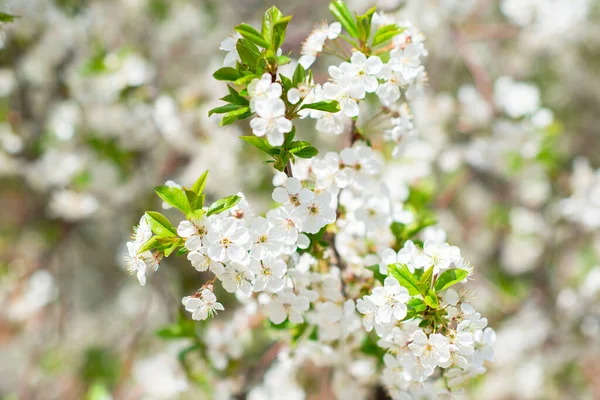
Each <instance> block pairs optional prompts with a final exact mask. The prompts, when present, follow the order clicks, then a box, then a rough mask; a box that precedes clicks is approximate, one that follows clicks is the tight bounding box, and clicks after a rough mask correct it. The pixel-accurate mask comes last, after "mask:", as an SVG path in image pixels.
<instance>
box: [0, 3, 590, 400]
mask: <svg viewBox="0 0 600 400" xmlns="http://www.w3.org/2000/svg"><path fill="white" fill-rule="evenodd" d="M348 4H349V6H350V8H351V9H355V10H357V11H359V12H363V11H365V10H366V9H368V8H369V7H371V6H372V5H378V7H379V9H380V10H382V11H386V12H389V13H392V14H394V15H396V16H398V18H399V19H400V20H401V21H402V20H409V21H411V22H412V23H413V24H414V25H415V26H416V27H418V28H419V29H420V30H422V32H423V33H424V35H425V37H426V42H425V45H426V48H427V49H428V51H429V56H428V57H427V60H426V62H425V65H426V69H427V71H428V73H429V83H428V85H427V88H426V94H425V96H424V98H421V99H419V100H418V101H416V102H415V103H414V104H412V109H413V112H414V114H415V120H416V126H417V128H418V131H419V138H418V139H417V140H415V141H412V142H410V143H408V144H407V146H406V149H405V153H404V154H403V155H402V156H401V157H400V158H398V159H395V160H391V161H390V163H389V165H388V166H387V167H386V168H387V169H386V171H385V174H386V177H387V179H388V181H389V182H390V183H392V184H393V185H395V186H396V187H398V188H405V187H410V188H413V189H415V190H418V191H419V192H420V193H422V194H423V195H424V196H426V198H427V201H428V202H429V204H430V205H431V206H432V207H434V208H435V209H436V212H437V213H438V215H439V224H438V227H440V228H443V229H445V230H446V231H447V233H448V241H449V242H451V243H453V244H456V245H458V246H459V247H461V249H462V252H463V254H464V256H465V257H466V258H467V259H469V260H470V261H471V262H472V263H473V265H474V266H475V271H476V275H475V280H474V281H473V282H471V285H472V288H473V289H474V291H475V293H476V300H475V301H474V305H475V307H476V308H477V309H478V310H480V311H481V313H482V314H483V315H485V316H487V317H488V319H489V326H491V327H493V328H494V329H495V330H496V331H497V334H498V338H497V350H496V360H495V362H494V363H492V364H490V366H489V371H488V373H487V374H486V375H484V376H481V377H478V378H477V379H476V380H475V381H473V382H471V383H470V384H469V385H468V387H467V389H466V392H465V393H464V396H465V397H467V398H477V399H482V398H485V399H593V398H596V399H597V398H600V362H598V359H599V358H598V357H599V356H600V235H599V232H600V172H598V170H597V168H598V167H600V151H599V150H600V131H599V128H598V127H599V126H600V2H599V1H597V0H404V1H402V0H382V1H379V2H375V1H366V0H364V1H363V0H350V1H348ZM271 5H273V2H264V1H252V0H247V1H239V0H237V1H235V0H220V1H213V0H205V1H201V0H81V1H79V0H12V1H5V2H4V3H2V4H1V5H0V11H3V12H8V13H11V14H15V15H18V16H19V18H17V19H16V20H15V21H14V22H8V23H3V24H2V25H1V27H0V305H1V307H0V397H1V398H2V399H110V398H114V399H125V398H126V399H154V398H156V399H159V398H160V399H177V398H195V399H204V398H206V399H209V398H223V399H226V398H230V397H228V396H229V395H228V393H229V392H232V391H234V389H233V388H235V384H236V383H235V379H233V380H231V379H230V380H226V379H220V378H219V374H213V373H212V372H206V373H202V374H195V375H191V374H190V373H189V371H188V370H187V368H186V366H185V365H182V364H181V363H180V360H181V359H182V356H181V353H182V352H181V350H182V349H183V348H185V343H182V342H185V341H184V340H183V341H182V340H175V339H174V338H173V336H177V335H170V334H169V333H168V329H169V328H168V327H169V326H171V327H173V326H176V327H178V328H177V329H181V326H185V322H180V323H179V324H178V325H170V324H174V323H176V322H177V321H178V319H179V318H180V316H179V313H180V309H181V303H180V301H181V296H182V295H184V294H186V293H191V292H193V291H194V290H195V289H196V288H197V287H199V285H200V283H201V282H202V280H201V279H199V276H198V273H197V272H196V271H195V270H194V269H193V268H190V266H189V263H188V261H187V260H186V259H185V258H183V257H182V258H181V259H172V260H171V259H169V260H167V261H165V262H163V263H162V264H161V268H160V270H159V271H158V272H157V273H154V274H152V275H151V276H150V277H149V283H148V285H147V286H146V287H144V288H142V287H140V286H139V284H138V282H137V280H136V279H135V277H131V276H129V275H128V273H127V272H126V270H125V266H124V262H123V255H124V253H125V247H124V243H125V242H126V240H127V239H128V237H129V235H130V232H131V227H132V226H133V225H135V224H136V223H137V222H138V220H139V218H140V216H141V215H142V214H143V212H144V211H145V210H147V209H160V207H161V203H160V201H159V200H158V198H157V197H156V196H155V195H154V194H153V191H152V188H153V186H156V185H160V184H164V182H165V181H167V180H174V181H176V182H178V183H180V184H183V185H189V184H191V183H192V182H193V181H194V180H195V178H196V177H197V176H198V175H199V174H201V173H202V172H203V171H204V170H205V169H209V168H210V177H209V182H208V185H207V190H208V192H209V195H210V196H213V198H218V197H222V196H226V195H229V194H232V193H236V192H238V191H243V192H244V193H245V195H246V196H247V197H248V198H249V199H250V200H251V201H252V202H253V203H254V204H256V208H257V211H259V212H260V211H261V210H264V209H266V207H267V206H268V202H269V199H270V191H271V187H272V186H271V181H272V179H273V172H272V169H271V168H270V167H269V166H268V165H266V164H264V163H262V162H261V161H262V157H261V155H260V154H259V153H258V151H255V149H249V148H248V147H244V145H243V142H242V141H240V140H239V139H238V138H237V137H238V136H240V135H242V134H249V132H250V131H249V130H248V127H247V125H246V124H243V123H242V124H237V125H234V126H228V127H219V124H218V123H219V119H218V117H216V116H215V117H214V118H213V117H211V118H209V117H208V113H207V111H208V110H209V109H210V108H213V107H214V106H215V105H218V104H219V101H218V98H219V97H221V96H222V95H223V94H224V93H223V92H224V89H225V90H226V87H225V85H223V84H221V83H219V82H217V81H215V80H214V79H213V78H212V77H211V74H212V72H213V71H214V70H216V69H217V68H219V67H220V66H221V64H222V60H223V57H224V55H225V53H224V52H222V51H220V50H219V46H220V43H221V41H222V40H223V39H224V38H226V37H227V36H228V35H229V34H230V33H231V28H232V27H233V26H234V25H236V24H238V23H240V22H242V21H244V22H247V23H251V24H254V25H255V26H256V25H257V24H258V23H259V21H260V17H261V15H262V13H263V12H264V10H266V9H267V8H268V7H270V6H271ZM275 5H277V6H278V7H279V8H280V9H281V10H282V12H283V13H284V14H293V16H294V18H293V21H292V23H291V24H290V28H289V31H288V32H289V33H288V39H287V40H286V44H285V46H284V51H286V52H290V51H291V52H292V54H293V55H294V56H296V57H297V56H298V54H299V51H300V48H301V45H302V41H303V40H304V38H305V37H306V36H307V35H308V33H309V32H310V31H311V29H312V27H313V26H314V25H315V24H317V23H318V22H320V21H321V20H322V19H325V18H329V19H330V20H331V18H330V16H329V15H328V10H327V2H324V1H317V0H304V1H296V0H286V1H279V2H275ZM325 68H326V63H325V62H323V61H319V62H317V64H316V65H315V67H314V69H315V72H316V75H315V76H316V80H317V81H319V82H323V81H325V80H326V76H327V75H326V69H325ZM299 136H303V137H305V138H310V140H311V142H314V143H317V147H318V148H319V149H320V150H321V152H322V153H324V152H325V151H326V150H335V149H336V148H338V146H339V142H340V141H339V138H338V137H330V136H326V137H323V136H322V135H321V136H317V135H316V133H315V132H314V130H313V129H311V128H310V126H308V125H307V126H306V129H304V131H302V132H299ZM168 215H171V214H168ZM186 318H187V317H186ZM182 324H183V325H182ZM165 326H166V327H167V328H165ZM165 329H167V330H165ZM157 331H158V334H157ZM165 339H170V340H165ZM207 340H214V339H207ZM234 353H237V352H231V354H229V355H228V358H231V359H237V358H240V357H241V356H240V354H234ZM251 354H252V353H251V352H246V353H245V355H244V357H242V358H241V360H248V359H251V358H252V355H251ZM260 356H261V354H258V355H255V356H254V357H258V358H260ZM192 361H195V362H197V363H199V364H201V363H202V361H201V360H192ZM188 362H189V361H188ZM213 362H214V360H213ZM242 362H243V361H239V362H238V364H240V363H242ZM184 364H185V363H184ZM238 367H239V371H238V373H240V374H243V373H244V372H243V371H244V365H243V364H241V365H237V367H236V368H238ZM206 368H207V371H208V370H209V369H210V368H209V367H206ZM308 386H310V385H308ZM317 386H318V385H317ZM207 387H208V388H207ZM324 393H327V390H326V389H324V388H322V387H317V388H310V387H309V388H308V389H307V390H306V393H305V398H314V399H316V398H331V397H328V396H327V395H326V394H324ZM300 398H303V397H300Z"/></svg>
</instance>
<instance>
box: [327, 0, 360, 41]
mask: <svg viewBox="0 0 600 400" xmlns="http://www.w3.org/2000/svg"><path fill="white" fill-rule="evenodd" d="M329 11H331V13H332V14H333V16H334V17H335V18H336V19H337V20H338V21H340V23H341V24H342V26H343V27H344V29H345V30H346V32H348V34H349V35H350V36H352V37H354V38H358V29H357V27H356V22H355V21H354V17H353V16H352V13H351V12H350V10H349V9H348V6H347V5H346V4H345V3H344V2H343V1H340V0H338V1H334V2H332V3H330V4H329Z"/></svg>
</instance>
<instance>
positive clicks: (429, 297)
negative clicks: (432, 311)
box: [423, 289, 440, 308]
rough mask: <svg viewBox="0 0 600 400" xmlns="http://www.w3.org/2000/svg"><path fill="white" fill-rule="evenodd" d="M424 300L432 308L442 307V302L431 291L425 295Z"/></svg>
mask: <svg viewBox="0 0 600 400" xmlns="http://www.w3.org/2000/svg"><path fill="white" fill-rule="evenodd" d="M423 300H425V304H427V305H428V306H429V307H431V308H438V307H439V306H440V302H439V300H438V298H437V295H436V294H435V292H434V291H433V290H431V289H429V290H428V291H427V293H425V295H423Z"/></svg>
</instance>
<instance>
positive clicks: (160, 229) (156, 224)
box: [146, 211, 177, 236]
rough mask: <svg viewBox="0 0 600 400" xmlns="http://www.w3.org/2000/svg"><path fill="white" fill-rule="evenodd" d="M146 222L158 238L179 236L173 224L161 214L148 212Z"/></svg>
mask: <svg viewBox="0 0 600 400" xmlns="http://www.w3.org/2000/svg"><path fill="white" fill-rule="evenodd" d="M146 221H147V222H148V225H150V229H152V232H153V233H154V234H155V235H158V236H174V235H177V229H175V227H174V226H173V225H171V222H170V221H169V220H168V219H167V217H165V216H164V215H162V214H161V213H159V212H156V211H146Z"/></svg>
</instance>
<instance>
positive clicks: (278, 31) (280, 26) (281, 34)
mask: <svg viewBox="0 0 600 400" xmlns="http://www.w3.org/2000/svg"><path fill="white" fill-rule="evenodd" d="M291 19H292V17H291V16H287V17H283V18H280V19H279V20H278V21H277V22H276V23H275V26H274V27H273V47H272V49H273V51H277V50H278V49H279V48H280V47H281V45H282V44H283V42H284V41H285V31H286V30H287V26H288V24H289V22H290V21H291ZM290 61H291V60H290ZM288 62H289V61H288ZM285 64H287V63H286V62H285V61H284V62H283V63H281V65H285Z"/></svg>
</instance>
